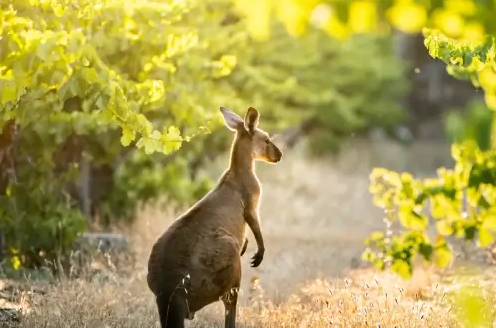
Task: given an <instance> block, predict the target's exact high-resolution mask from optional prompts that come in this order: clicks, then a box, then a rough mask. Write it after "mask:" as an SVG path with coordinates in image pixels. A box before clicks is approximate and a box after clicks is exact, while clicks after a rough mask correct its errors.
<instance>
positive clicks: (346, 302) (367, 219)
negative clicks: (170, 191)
mask: <svg viewBox="0 0 496 328" xmlns="http://www.w3.org/2000/svg"><path fill="white" fill-rule="evenodd" d="M354 151H355V152H353V151H350V152H349V154H348V159H347V160H345V161H344V164H343V161H342V160H341V162H340V161H337V162H336V161H334V162H331V161H319V162H317V161H308V160H305V159H301V156H300V155H298V154H286V156H285V161H283V162H282V163H281V164H280V165H278V166H264V167H263V168H262V167H261V166H262V165H260V175H261V180H262V182H263V183H264V196H263V204H262V208H261V217H262V220H263V223H262V229H263V231H264V238H265V240H266V249H267V251H266V257H265V259H264V262H263V264H262V265H261V267H260V268H257V269H253V268H251V267H249V265H247V264H248V260H249V258H250V257H251V254H253V252H254V251H255V243H254V241H253V239H252V237H251V235H249V238H250V244H249V248H248V250H247V254H246V255H245V256H244V257H243V261H244V262H243V264H244V271H243V275H244V277H243V283H242V287H241V288H242V294H241V299H240V307H239V315H238V326H239V327H298V328H299V327H316V328H319V327H331V326H332V327H343V328H345V327H455V326H457V325H458V324H457V321H456V318H455V316H454V313H455V312H456V311H454V310H453V309H452V306H451V305H450V304H451V303H450V301H449V297H447V296H446V295H447V293H449V292H450V291H451V290H452V289H456V287H457V286H460V284H462V283H463V282H462V281H461V280H460V279H462V278H460V277H461V276H460V275H453V273H441V272H439V271H436V270H434V269H431V268H421V269H419V270H418V271H416V273H415V275H414V277H413V279H412V280H410V281H402V280H401V279H399V278H398V277H396V276H393V275H390V274H387V273H378V272H375V271H373V270H371V269H366V268H360V269H357V268H355V269H353V270H352V269H351V267H352V266H353V267H356V265H357V263H358V261H357V259H358V258H359V256H360V253H361V252H362V250H363V238H364V237H366V236H367V235H368V234H369V233H370V232H371V231H373V230H376V229H382V228H383V224H382V222H381V216H382V215H381V213H380V212H379V211H378V210H377V209H375V208H374V207H373V206H372V204H371V200H370V196H369V194H368V178H367V174H368V170H369V169H370V167H371V166H373V165H377V164H378V163H377V162H374V160H373V159H372V158H373V156H372V155H370V154H371V153H372V154H375V152H377V150H373V151H371V150H370V149H369V148H367V149H366V150H365V151H366V154H369V157H368V158H369V160H368V162H366V161H363V160H362V161H360V160H359V158H361V157H360V156H358V155H359V154H360V152H363V151H364V150H363V149H362V150H358V151H357V150H354ZM350 154H351V155H350ZM357 154H358V155H357ZM410 156H411V155H410ZM362 157H363V156H362ZM393 157H395V156H393ZM396 157H398V156H397V155H396ZM417 157H418V158H425V156H422V155H418V154H417ZM350 158H351V160H350ZM355 163H356V167H355V169H354V165H355ZM424 164H425V163H424ZM439 164H440V163H435V164H432V165H433V166H434V167H435V166H438V165H439ZM441 164H442V163H441ZM397 168H398V167H397ZM407 169H408V168H407ZM410 169H411V168H410ZM219 170H220V168H219V167H218V169H217V172H216V173H218V171H219ZM415 173H420V174H422V173H424V174H425V173H426V172H415ZM427 173H428V172H427ZM176 214H177V213H174V212H173V211H162V210H160V211H159V210H157V209H146V210H145V211H143V212H142V213H141V214H140V216H139V218H138V220H137V222H136V223H135V225H134V226H133V227H131V228H130V229H129V230H128V231H127V233H128V235H129V236H130V237H131V238H132V241H133V245H134V247H135V251H136V253H137V255H138V259H139V261H138V262H137V263H133V267H132V268H130V267H127V268H126V269H127V270H125V271H124V272H122V271H118V270H116V269H115V268H112V266H111V265H110V266H103V267H100V268H99V269H98V270H96V271H97V272H98V273H96V274H95V273H94V272H93V273H92V274H91V280H88V279H84V280H83V279H80V280H68V279H67V280H63V281H61V282H58V283H56V284H52V285H45V286H42V289H43V290H44V292H45V294H43V295H39V294H36V293H34V294H31V295H30V294H29V293H24V294H22V295H23V296H22V297H19V298H18V299H17V300H16V304H17V305H18V306H23V307H24V308H25V313H24V315H23V318H22V321H21V324H20V325H19V327H22V328H28V327H29V328H36V327H53V328H59V327H60V328H61V327H92V328H99V327H102V328H103V327H122V328H125V327H159V326H158V315H157V313H156V308H155V303H154V300H153V296H152V294H151V292H150V291H149V290H148V287H147V286H146V279H145V277H146V269H145V265H146V260H147V257H148V253H149V250H150V246H151V244H152V243H153V242H154V240H155V238H156V237H157V236H158V235H159V234H160V233H161V232H162V231H163V230H164V229H165V228H166V227H167V226H168V225H169V224H170V223H171V222H172V220H173V219H174V218H175V216H176ZM130 269H131V270H130ZM93 271H95V270H93ZM491 275H492V276H493V277H494V272H489V271H488V273H485V274H478V275H476V277H478V278H477V279H480V277H486V276H491ZM450 279H451V280H450ZM486 280H487V279H486ZM489 281H490V280H489ZM485 288H486V289H487V290H491V291H496V289H494V288H493V287H488V286H486V287H485ZM0 306H1V304H0ZM223 311H224V310H223V308H222V304H221V303H220V302H218V303H217V304H213V305H211V306H208V307H207V308H205V309H204V310H202V311H200V313H198V314H197V316H196V318H195V320H193V321H192V322H189V326H190V327H220V326H222V325H223V322H222V318H223Z"/></svg>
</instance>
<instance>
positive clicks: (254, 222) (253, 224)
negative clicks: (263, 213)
mask: <svg viewBox="0 0 496 328" xmlns="http://www.w3.org/2000/svg"><path fill="white" fill-rule="evenodd" d="M245 220H246V223H247V224H248V226H249V227H250V229H251V232H252V233H253V236H254V237H255V241H256V242H257V248H258V250H259V251H264V250H265V246H264V241H263V237H262V231H261V230H260V223H259V221H258V218H257V217H256V216H254V215H249V216H247V217H246V218H245Z"/></svg>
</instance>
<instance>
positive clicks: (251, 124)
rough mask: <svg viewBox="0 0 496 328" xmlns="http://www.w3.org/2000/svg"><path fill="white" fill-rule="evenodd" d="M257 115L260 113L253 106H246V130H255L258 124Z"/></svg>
mask: <svg viewBox="0 0 496 328" xmlns="http://www.w3.org/2000/svg"><path fill="white" fill-rule="evenodd" d="M259 117H260V114H259V113H258V110H256V109H255V108H253V107H250V108H248V111H247V112H246V116H245V128H246V130H248V132H253V130H255V128H256V127H257V126H258V119H259Z"/></svg>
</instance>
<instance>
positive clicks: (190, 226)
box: [147, 107, 282, 328]
mask: <svg viewBox="0 0 496 328" xmlns="http://www.w3.org/2000/svg"><path fill="white" fill-rule="evenodd" d="M221 113H222V115H223V117H224V121H225V123H226V125H227V126H228V128H229V129H231V130H232V131H234V132H235V133H236V134H235V137H234V142H233V144H232V147H231V156H230V162H229V167H228V169H227V170H226V171H225V172H224V174H223V175H222V177H221V178H220V179H219V181H218V183H217V185H216V186H215V187H214V188H213V189H212V190H211V191H210V192H209V193H207V194H206V195H205V196H204V197H203V198H202V199H201V200H200V201H198V202H197V203H196V204H195V205H193V206H192V207H191V208H190V209H189V210H188V211H187V212H186V213H184V214H183V215H181V216H180V217H179V218H178V219H177V220H176V221H175V222H174V223H173V224H172V225H171V226H170V227H169V228H168V229H167V230H166V231H165V232H164V233H163V234H162V236H160V237H159V238H158V240H157V242H156V243H155V245H154V246H153V248H152V251H151V254H150V258H149V262H148V276H147V280H148V286H149V287H150V289H151V290H152V292H153V293H154V294H155V296H156V299H157V306H158V310H159V315H160V321H161V326H162V328H165V327H169V328H171V327H184V319H192V318H193V317H194V313H195V312H197V311H198V310H200V309H202V308H203V307H204V306H206V305H208V304H210V303H213V302H215V301H217V300H219V299H222V300H223V302H224V305H225V307H226V317H225V323H226V327H228V328H234V327H235V320H236V319H235V317H236V303H237V289H238V288H239V286H240V282H241V255H242V254H243V253H244V251H245V250H246V245H247V239H246V236H245V235H246V226H248V227H250V229H251V231H252V232H253V234H254V236H255V240H256V242H257V246H258V250H257V252H256V253H255V255H254V256H253V257H252V262H251V263H252V266H254V267H257V266H259V265H260V263H261V262H262V259H263V255H264V251H265V247H264V242H263V238H262V233H261V231H260V225H259V215H258V211H259V202H260V197H261V191H262V190H261V186H260V182H259V181H258V178H257V176H256V174H255V170H254V168H255V161H257V160H261V161H265V162H269V163H276V162H278V161H279V160H280V159H281V157H282V152H281V151H280V150H279V149H278V148H277V147H276V146H275V145H274V143H273V142H272V141H271V140H270V137H269V136H268V135H267V133H265V132H264V131H262V130H260V129H258V128H257V125H258V119H259V114H258V111H257V110H256V109H254V108H252V107H250V108H249V109H248V111H247V113H246V116H245V120H244V121H243V120H242V119H241V118H239V117H238V116H237V115H236V114H234V113H233V112H231V111H230V110H228V109H226V108H223V107H221ZM185 277H189V278H186V279H185Z"/></svg>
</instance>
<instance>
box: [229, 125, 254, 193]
mask: <svg viewBox="0 0 496 328" xmlns="http://www.w3.org/2000/svg"><path fill="white" fill-rule="evenodd" d="M241 138H243V137H242V136H239V135H237V136H236V138H235V140H234V142H233V144H232V147H231V156H230V160H229V168H228V172H230V173H231V175H232V176H233V178H235V179H236V180H238V181H239V182H240V183H241V184H246V183H247V184H253V183H254V182H256V183H258V179H257V176H256V174H255V161H254V160H253V158H252V156H251V148H250V147H251V145H250V142H249V140H242V139H241Z"/></svg>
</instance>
